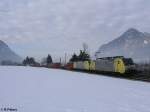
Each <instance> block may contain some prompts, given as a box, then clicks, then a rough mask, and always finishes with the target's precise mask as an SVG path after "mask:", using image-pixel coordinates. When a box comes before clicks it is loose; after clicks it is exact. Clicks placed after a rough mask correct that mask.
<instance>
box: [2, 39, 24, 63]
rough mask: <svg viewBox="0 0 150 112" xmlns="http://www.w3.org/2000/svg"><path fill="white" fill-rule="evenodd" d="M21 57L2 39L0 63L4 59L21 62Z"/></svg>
mask: <svg viewBox="0 0 150 112" xmlns="http://www.w3.org/2000/svg"><path fill="white" fill-rule="evenodd" d="M21 60H22V59H21V57H20V56H18V55H17V54H16V53H15V52H13V51H12V50H11V49H10V48H9V46H8V45H7V44H6V43H4V42H3V41H1V40H0V63H1V62H2V61H11V62H21Z"/></svg>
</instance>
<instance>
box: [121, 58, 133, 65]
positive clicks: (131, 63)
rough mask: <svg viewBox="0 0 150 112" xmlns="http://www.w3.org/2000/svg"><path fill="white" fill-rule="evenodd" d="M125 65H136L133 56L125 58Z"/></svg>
mask: <svg viewBox="0 0 150 112" xmlns="http://www.w3.org/2000/svg"><path fill="white" fill-rule="evenodd" d="M123 61H124V63H125V65H134V62H133V60H132V59H131V58H123Z"/></svg>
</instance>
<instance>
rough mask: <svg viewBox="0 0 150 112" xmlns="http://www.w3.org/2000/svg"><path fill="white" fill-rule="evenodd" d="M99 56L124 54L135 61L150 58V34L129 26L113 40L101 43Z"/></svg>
mask: <svg viewBox="0 0 150 112" xmlns="http://www.w3.org/2000/svg"><path fill="white" fill-rule="evenodd" d="M98 52H100V54H99V56H101V57H106V56H118V55H119V56H120V55H121V56H125V57H131V58H133V59H134V60H136V61H146V60H150V34H149V33H146V32H140V31H138V30H137V29H134V28H131V29H129V30H127V31H126V32H125V33H123V34H122V35H121V36H120V37H118V38H116V39H115V40H113V41H111V42H109V43H107V44H105V45H102V46H101V47H100V48H99V50H98Z"/></svg>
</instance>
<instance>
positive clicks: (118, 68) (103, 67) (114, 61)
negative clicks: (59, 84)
mask: <svg viewBox="0 0 150 112" xmlns="http://www.w3.org/2000/svg"><path fill="white" fill-rule="evenodd" d="M64 68H65V69H67V70H80V71H89V72H99V73H118V74H127V73H132V72H133V71H134V70H135V64H134V62H133V59H132V58H125V57H124V56H115V57H103V58H98V59H96V60H85V61H75V62H69V63H67V64H66V65H65V66H64Z"/></svg>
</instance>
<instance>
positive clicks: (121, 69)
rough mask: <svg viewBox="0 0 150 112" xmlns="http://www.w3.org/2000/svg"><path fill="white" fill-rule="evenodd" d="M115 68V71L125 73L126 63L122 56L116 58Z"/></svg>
mask: <svg viewBox="0 0 150 112" xmlns="http://www.w3.org/2000/svg"><path fill="white" fill-rule="evenodd" d="M114 68H115V72H117V73H121V74H123V73H125V71H126V69H125V64H124V62H123V60H122V59H121V58H116V59H115V60H114Z"/></svg>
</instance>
